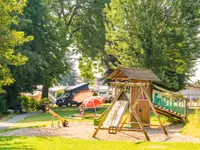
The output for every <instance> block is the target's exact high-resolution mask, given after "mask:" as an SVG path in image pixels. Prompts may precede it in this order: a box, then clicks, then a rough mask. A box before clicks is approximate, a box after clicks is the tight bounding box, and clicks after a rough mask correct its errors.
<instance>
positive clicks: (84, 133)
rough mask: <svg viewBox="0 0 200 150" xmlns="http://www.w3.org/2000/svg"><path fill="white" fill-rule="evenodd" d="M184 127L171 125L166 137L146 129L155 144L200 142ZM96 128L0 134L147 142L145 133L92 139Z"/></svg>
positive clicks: (73, 126) (71, 126) (88, 124)
mask: <svg viewBox="0 0 200 150" xmlns="http://www.w3.org/2000/svg"><path fill="white" fill-rule="evenodd" d="M182 127H183V125H181V124H177V125H170V126H167V127H166V129H167V131H168V134H169V136H168V137H166V136H165V135H164V134H163V133H162V130H161V129H160V128H146V130H147V132H148V134H149V137H150V139H151V141H155V142H165V141H166V142H200V140H199V139H197V138H193V137H190V136H185V135H181V134H180V133H179V131H180V130H181V128H182ZM93 132H94V126H93V124H92V122H70V123H69V127H66V128H60V127H56V125H55V127H46V128H21V129H17V130H13V131H8V132H5V133H2V134H0V136H62V137H66V138H74V139H89V140H104V141H105V140H109V141H115V140H117V141H145V137H144V134H143V133H138V132H118V133H117V134H108V131H102V130H101V131H99V133H98V135H97V137H96V138H92V134H93Z"/></svg>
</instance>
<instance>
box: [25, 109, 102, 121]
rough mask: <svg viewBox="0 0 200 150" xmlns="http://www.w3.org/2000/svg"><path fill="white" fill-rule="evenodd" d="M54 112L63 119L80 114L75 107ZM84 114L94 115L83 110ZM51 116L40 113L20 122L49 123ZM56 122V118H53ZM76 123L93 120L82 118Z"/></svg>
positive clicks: (90, 110)
mask: <svg viewBox="0 0 200 150" xmlns="http://www.w3.org/2000/svg"><path fill="white" fill-rule="evenodd" d="M54 111H55V112H56V113H57V114H59V115H60V116H61V117H63V118H71V117H70V115H74V114H80V110H79V108H76V107H67V108H66V107H63V108H58V107H56V108H54ZM104 111H105V109H97V114H102V113H103V112H104ZM85 114H86V115H93V114H94V109H85ZM51 119H52V116H51V114H49V113H48V114H45V113H42V112H41V113H40V114H34V115H31V116H29V117H27V118H25V119H24V120H22V121H21V123H31V122H42V121H51ZM54 119H55V120H56V118H54ZM69 120H70V121H73V120H76V118H75V117H74V119H69ZM76 121H93V119H87V118H84V119H83V120H80V119H77V120H76Z"/></svg>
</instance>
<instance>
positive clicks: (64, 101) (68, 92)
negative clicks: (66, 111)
mask: <svg viewBox="0 0 200 150" xmlns="http://www.w3.org/2000/svg"><path fill="white" fill-rule="evenodd" d="M88 85H89V83H84V84H79V85H77V86H73V87H70V88H67V89H65V91H64V93H63V94H62V95H61V96H60V97H59V98H58V99H57V100H56V105H58V106H59V107H62V106H63V105H65V106H67V107H69V106H72V105H76V106H77V107H78V106H79V105H80V103H78V102H76V101H73V100H72V98H73V96H74V95H75V94H77V93H79V92H80V91H84V90H89V88H88Z"/></svg>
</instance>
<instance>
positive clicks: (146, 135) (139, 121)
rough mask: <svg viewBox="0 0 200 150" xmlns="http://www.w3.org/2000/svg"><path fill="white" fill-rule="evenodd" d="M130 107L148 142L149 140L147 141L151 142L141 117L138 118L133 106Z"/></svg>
mask: <svg viewBox="0 0 200 150" xmlns="http://www.w3.org/2000/svg"><path fill="white" fill-rule="evenodd" d="M130 106H131V110H132V113H133V115H134V117H135V119H136V120H137V122H138V124H139V127H140V129H141V130H142V132H143V133H144V135H145V138H146V140H147V141H150V138H149V136H148V134H147V132H146V131H145V129H144V126H143V124H142V122H141V120H140V118H139V116H138V115H137V113H136V112H135V109H134V108H133V106H132V105H131V104H130Z"/></svg>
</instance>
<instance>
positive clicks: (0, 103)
mask: <svg viewBox="0 0 200 150" xmlns="http://www.w3.org/2000/svg"><path fill="white" fill-rule="evenodd" d="M6 109H7V107H6V101H5V99H4V98H3V97H2V96H0V113H5V112H6Z"/></svg>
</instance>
